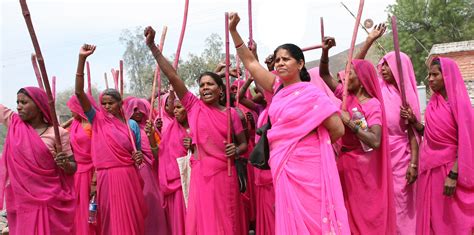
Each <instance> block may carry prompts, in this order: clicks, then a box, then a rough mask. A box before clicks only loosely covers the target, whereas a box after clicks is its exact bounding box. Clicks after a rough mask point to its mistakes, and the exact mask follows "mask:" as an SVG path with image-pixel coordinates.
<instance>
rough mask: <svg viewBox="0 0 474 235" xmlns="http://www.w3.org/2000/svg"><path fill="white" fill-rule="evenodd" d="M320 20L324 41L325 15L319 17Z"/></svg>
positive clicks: (322, 39)
mask: <svg viewBox="0 0 474 235" xmlns="http://www.w3.org/2000/svg"><path fill="white" fill-rule="evenodd" d="M319 22H320V23H321V42H323V41H324V20H323V17H320V18H319Z"/></svg>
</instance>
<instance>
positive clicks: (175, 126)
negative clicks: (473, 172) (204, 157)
mask: <svg viewBox="0 0 474 235" xmlns="http://www.w3.org/2000/svg"><path fill="white" fill-rule="evenodd" d="M187 136H188V134H187V133H186V129H185V128H184V127H183V126H181V124H179V122H178V121H177V120H176V118H174V119H173V121H172V122H171V123H169V124H168V127H167V128H166V129H165V130H164V132H163V135H162V140H161V143H160V148H159V151H160V152H159V154H158V157H159V164H158V167H159V170H158V174H159V182H160V189H161V192H162V193H163V197H164V198H163V208H164V209H165V213H166V215H167V218H168V226H169V228H170V230H171V233H170V234H173V235H181V234H184V233H185V217H186V208H185V205H184V196H183V190H182V187H181V178H180V174H179V167H178V163H177V161H176V159H177V158H180V157H183V156H186V154H187V151H186V149H185V148H184V146H183V139H184V138H185V137H187Z"/></svg>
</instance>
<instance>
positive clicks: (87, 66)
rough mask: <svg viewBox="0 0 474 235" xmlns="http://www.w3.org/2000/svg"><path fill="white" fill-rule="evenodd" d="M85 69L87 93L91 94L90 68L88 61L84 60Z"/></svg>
mask: <svg viewBox="0 0 474 235" xmlns="http://www.w3.org/2000/svg"><path fill="white" fill-rule="evenodd" d="M86 69H87V94H89V95H90V96H92V86H91V68H90V67H89V61H86Z"/></svg>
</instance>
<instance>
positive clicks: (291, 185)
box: [267, 82, 349, 234]
mask: <svg viewBox="0 0 474 235" xmlns="http://www.w3.org/2000/svg"><path fill="white" fill-rule="evenodd" d="M275 84H278V82H275ZM274 90H276V85H275V86H274ZM337 110H338V109H337V107H336V106H334V105H333V104H332V103H331V102H330V100H329V99H328V97H327V95H326V94H324V93H323V92H322V91H320V90H319V89H317V88H316V87H315V86H313V85H311V84H310V83H307V82H299V83H295V84H292V85H290V86H287V87H284V88H283V89H281V90H280V91H279V92H278V93H277V94H276V95H275V96H274V97H273V101H272V103H271V105H270V108H269V111H268V113H269V115H270V119H271V122H272V128H271V129H270V130H269V131H268V135H267V136H268V140H269V143H270V160H269V164H270V167H271V172H272V177H273V185H274V187H275V197H276V198H275V210H276V212H275V217H276V221H275V226H276V228H275V232H276V234H329V233H334V234H349V223H348V220H347V212H346V209H345V208H344V200H343V195H342V189H341V186H340V181H339V177H338V174H337V168H336V162H335V160H334V159H335V156H334V152H333V151H332V148H331V141H330V138H329V133H328V132H327V130H326V128H324V126H322V122H323V121H324V120H325V119H326V118H328V117H329V116H331V115H332V114H334V113H336V112H337Z"/></svg>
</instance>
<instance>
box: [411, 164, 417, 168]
mask: <svg viewBox="0 0 474 235" xmlns="http://www.w3.org/2000/svg"><path fill="white" fill-rule="evenodd" d="M410 167H411V168H415V169H416V168H417V167H418V166H417V165H416V164H415V163H410Z"/></svg>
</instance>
